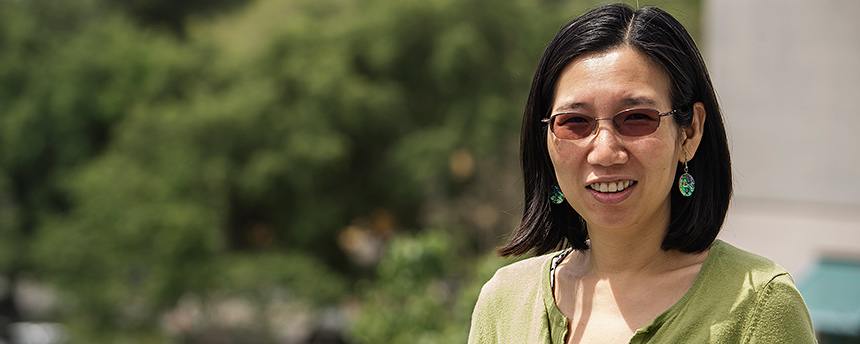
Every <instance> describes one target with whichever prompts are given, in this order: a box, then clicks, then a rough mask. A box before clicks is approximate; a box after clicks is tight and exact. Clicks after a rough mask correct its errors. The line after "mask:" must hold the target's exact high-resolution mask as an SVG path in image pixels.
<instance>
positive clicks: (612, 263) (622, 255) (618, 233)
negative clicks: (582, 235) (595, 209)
mask: <svg viewBox="0 0 860 344" xmlns="http://www.w3.org/2000/svg"><path fill="white" fill-rule="evenodd" d="M668 222H669V221H668V216H667V218H666V219H665V220H662V221H656V222H654V223H651V224H649V225H645V226H638V228H623V229H618V228H599V227H596V226H591V225H589V227H588V235H589V238H590V239H591V248H590V250H589V251H588V256H589V257H588V267H589V269H590V270H591V271H592V273H595V274H596V275H598V276H601V275H617V274H624V273H641V272H644V273H649V272H659V271H662V270H664V269H666V268H668V267H667V264H668V263H669V262H670V261H672V260H673V259H674V258H677V255H678V254H682V253H680V252H677V251H664V250H663V249H662V248H661V245H662V243H663V238H664V237H665V235H666V229H667V228H668Z"/></svg>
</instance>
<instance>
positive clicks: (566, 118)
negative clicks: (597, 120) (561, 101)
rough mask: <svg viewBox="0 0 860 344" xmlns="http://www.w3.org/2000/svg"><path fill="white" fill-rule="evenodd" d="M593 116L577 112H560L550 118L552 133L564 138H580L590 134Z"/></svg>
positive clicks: (592, 127) (592, 126)
mask: <svg viewBox="0 0 860 344" xmlns="http://www.w3.org/2000/svg"><path fill="white" fill-rule="evenodd" d="M593 129H594V117H591V116H589V115H583V114H579V113H561V114H557V115H554V116H553V118H552V133H553V134H555V136H556V137H558V138H560V139H565V140H575V139H581V138H583V137H586V136H588V135H591V131H592V130H593Z"/></svg>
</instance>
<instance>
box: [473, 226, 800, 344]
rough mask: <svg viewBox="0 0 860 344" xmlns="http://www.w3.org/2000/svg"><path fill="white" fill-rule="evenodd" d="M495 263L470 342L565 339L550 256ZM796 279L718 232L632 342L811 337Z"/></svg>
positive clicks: (475, 315)
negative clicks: (689, 280) (683, 288)
mask: <svg viewBox="0 0 860 344" xmlns="http://www.w3.org/2000/svg"><path fill="white" fill-rule="evenodd" d="M559 254H560V252H556V253H552V254H547V255H543V256H539V257H534V258H530V259H526V260H523V261H520V262H517V263H514V264H511V265H508V266H506V267H503V268H501V269H499V270H498V271H497V272H496V274H495V275H494V276H493V278H492V279H490V281H489V282H487V283H486V284H485V285H484V287H483V289H481V295H480V296H479V298H478V302H477V304H476V305H475V310H474V312H473V314H472V325H471V330H470V332H469V343H547V344H561V343H564V341H565V337H566V336H567V332H568V328H567V321H568V320H567V317H565V316H564V315H563V314H562V313H561V311H559V309H558V307H556V305H555V299H554V298H553V293H552V287H551V286H550V277H551V275H550V266H551V262H552V258H553V257H555V256H557V255H559ZM815 342H816V340H815V336H814V332H813V329H812V321H811V320H810V317H809V311H808V310H807V309H806V304H805V303H804V302H803V298H802V297H801V295H800V293H799V292H798V291H797V288H796V287H795V286H794V280H792V278H791V276H790V275H789V274H788V272H787V271H785V269H783V268H782V267H780V266H779V265H777V264H775V263H773V262H771V261H770V260H767V259H765V258H762V257H760V256H757V255H755V254H752V253H749V252H746V251H743V250H740V249H738V248H736V247H734V246H732V245H730V244H728V243H725V242H723V241H721V240H716V241H715V242H714V244H713V245H712V246H711V251H710V253H709V254H708V257H707V258H706V259H705V262H704V263H703V264H702V268H701V271H700V272H699V275H698V276H697V277H696V280H695V282H693V285H692V286H691V287H690V290H688V291H687V293H686V294H684V296H683V297H682V298H681V299H680V300H679V301H678V302H677V303H675V304H674V305H673V306H672V307H670V308H669V309H667V310H666V311H665V312H663V313H661V314H660V315H658V316H657V317H656V318H654V320H653V321H652V322H651V323H650V324H649V325H647V326H645V327H642V328H640V329H638V330H637V331H636V333H635V334H634V335H633V338H631V339H630V343H815Z"/></svg>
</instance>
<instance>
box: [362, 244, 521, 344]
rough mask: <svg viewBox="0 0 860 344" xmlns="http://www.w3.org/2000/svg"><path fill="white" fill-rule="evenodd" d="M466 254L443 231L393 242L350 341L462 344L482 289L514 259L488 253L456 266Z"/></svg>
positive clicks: (385, 254) (366, 296)
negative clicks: (472, 263) (491, 277)
mask: <svg viewBox="0 0 860 344" xmlns="http://www.w3.org/2000/svg"><path fill="white" fill-rule="evenodd" d="M462 258H463V257H462V256H460V255H459V254H458V253H457V249H456V247H455V245H454V243H453V241H452V239H451V235H450V234H449V233H446V232H445V231H441V230H432V229H428V230H425V231H424V232H422V233H420V234H417V235H415V236H410V237H399V238H396V239H394V240H392V241H391V242H390V243H389V245H388V247H387V249H386V251H385V253H384V255H383V258H382V260H381V261H380V263H379V265H378V267H377V270H378V279H377V280H376V281H375V282H374V283H373V284H372V285H371V286H369V287H367V288H366V289H365V290H364V291H363V293H362V296H363V300H364V303H363V306H362V309H361V312H360V316H359V318H358V321H357V322H356V324H355V325H354V326H353V328H352V330H351V332H350V337H351V338H352V340H354V341H355V342H356V343H459V342H464V341H465V339H466V336H467V334H468V330H469V322H470V315H471V311H472V307H473V306H474V304H475V301H477V299H478V292H479V291H480V287H481V285H482V284H483V283H484V282H485V281H486V280H488V279H489V278H490V276H492V274H493V272H495V271H496V269H498V268H499V267H501V266H503V265H504V264H509V263H511V262H512V261H511V260H510V259H508V260H503V259H500V258H497V257H495V256H493V255H486V256H484V257H480V258H478V259H477V260H476V262H477V263H476V264H475V265H473V266H472V265H470V266H467V267H463V266H460V267H457V265H458V263H460V262H461V260H462Z"/></svg>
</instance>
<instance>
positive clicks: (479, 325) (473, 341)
mask: <svg viewBox="0 0 860 344" xmlns="http://www.w3.org/2000/svg"><path fill="white" fill-rule="evenodd" d="M494 280H495V277H494V278H493V279H491V280H490V281H489V282H487V283H486V284H484V286H483V287H482V288H481V294H480V295H479V296H478V302H476V303H475V310H474V311H472V324H471V327H470V328H469V344H495V343H496V336H495V332H496V331H495V326H496V325H495V324H494V321H493V319H494V318H495V317H494V316H493V314H494V312H493V307H492V304H493V303H494V302H492V300H491V299H492V298H493V294H494V293H493V290H494V288H493V287H492V284H493V281H494Z"/></svg>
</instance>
